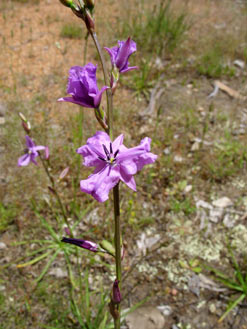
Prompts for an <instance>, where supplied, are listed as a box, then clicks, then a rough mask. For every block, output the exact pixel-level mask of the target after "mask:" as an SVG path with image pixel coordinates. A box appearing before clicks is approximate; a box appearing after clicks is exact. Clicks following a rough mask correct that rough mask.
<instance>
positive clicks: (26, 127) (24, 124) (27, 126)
mask: <svg viewBox="0 0 247 329" xmlns="http://www.w3.org/2000/svg"><path fill="white" fill-rule="evenodd" d="M22 127H23V129H24V130H25V132H26V133H27V134H29V133H30V131H31V124H30V122H29V121H22Z"/></svg>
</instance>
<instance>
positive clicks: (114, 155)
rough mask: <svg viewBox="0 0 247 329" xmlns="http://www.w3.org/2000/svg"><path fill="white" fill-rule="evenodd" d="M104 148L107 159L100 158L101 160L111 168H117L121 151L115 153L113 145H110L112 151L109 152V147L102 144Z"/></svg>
mask: <svg viewBox="0 0 247 329" xmlns="http://www.w3.org/2000/svg"><path fill="white" fill-rule="evenodd" d="M102 146H103V149H104V152H105V155H106V157H105V158H103V157H100V156H99V157H98V158H99V159H100V160H102V161H104V162H106V163H108V164H109V165H111V166H115V165H116V158H117V155H118V152H119V150H117V151H116V152H115V153H113V149H112V143H110V150H108V149H107V147H106V146H105V145H104V144H102Z"/></svg>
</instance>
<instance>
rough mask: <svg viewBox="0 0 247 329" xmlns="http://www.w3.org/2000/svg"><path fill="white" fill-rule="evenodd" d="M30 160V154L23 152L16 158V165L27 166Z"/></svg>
mask: <svg viewBox="0 0 247 329" xmlns="http://www.w3.org/2000/svg"><path fill="white" fill-rule="evenodd" d="M30 160H31V156H30V154H24V155H22V156H21V157H20V158H19V159H18V166H19V167H23V166H27V165H28V164H29V162H30Z"/></svg>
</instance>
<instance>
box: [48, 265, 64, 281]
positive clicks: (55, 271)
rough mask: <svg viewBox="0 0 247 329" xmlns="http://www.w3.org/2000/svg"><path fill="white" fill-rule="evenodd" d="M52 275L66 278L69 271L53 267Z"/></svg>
mask: <svg viewBox="0 0 247 329" xmlns="http://www.w3.org/2000/svg"><path fill="white" fill-rule="evenodd" d="M49 274H50V275H54V276H55V277H56V278H66V277H67V272H66V271H63V270H62V269H61V268H60V267H56V268H53V269H52V270H51V271H50V272H49Z"/></svg>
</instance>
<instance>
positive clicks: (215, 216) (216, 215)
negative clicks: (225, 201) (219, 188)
mask: <svg viewBox="0 0 247 329" xmlns="http://www.w3.org/2000/svg"><path fill="white" fill-rule="evenodd" d="M223 212H224V210H223V208H216V209H211V210H210V212H209V219H210V221H211V222H214V223H218V221H219V220H220V219H221V218H222V216H223Z"/></svg>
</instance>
